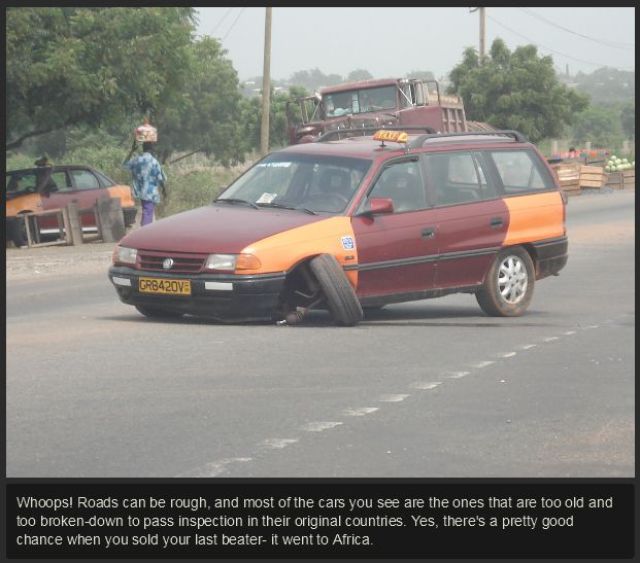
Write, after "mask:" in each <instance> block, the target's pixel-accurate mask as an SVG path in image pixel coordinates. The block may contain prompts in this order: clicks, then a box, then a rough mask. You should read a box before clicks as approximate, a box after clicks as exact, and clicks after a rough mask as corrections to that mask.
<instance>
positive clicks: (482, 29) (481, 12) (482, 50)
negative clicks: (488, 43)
mask: <svg viewBox="0 0 640 563" xmlns="http://www.w3.org/2000/svg"><path fill="white" fill-rule="evenodd" d="M469 12H471V13H473V12H478V15H479V16H480V49H479V50H478V55H479V63H480V64H482V60H483V59H484V53H485V36H486V25H485V22H486V20H485V18H486V14H485V8H469Z"/></svg>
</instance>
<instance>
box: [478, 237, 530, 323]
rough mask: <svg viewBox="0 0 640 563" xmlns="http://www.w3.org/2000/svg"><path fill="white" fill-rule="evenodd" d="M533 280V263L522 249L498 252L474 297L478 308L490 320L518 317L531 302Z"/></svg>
mask: <svg viewBox="0 0 640 563" xmlns="http://www.w3.org/2000/svg"><path fill="white" fill-rule="evenodd" d="M535 277H536V276H535V270H534V267H533V261H532V260H531V256H529V253H528V252H527V251H526V250H525V249H524V248H520V247H516V248H508V249H505V250H502V251H501V252H499V253H498V255H497V256H496V258H495V260H494V262H493V264H492V265H491V268H490V269H489V272H488V273H487V277H486V279H485V281H484V284H483V286H482V289H480V290H479V291H478V292H477V293H476V299H477V300H478V304H479V305H480V307H481V308H482V310H483V311H484V312H485V313H487V315H490V316H492V317H518V316H520V315H522V314H523V313H524V312H525V311H526V310H527V307H528V306H529V303H530V302H531V298H532V297H533V286H534V284H535Z"/></svg>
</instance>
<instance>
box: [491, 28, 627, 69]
mask: <svg viewBox="0 0 640 563" xmlns="http://www.w3.org/2000/svg"><path fill="white" fill-rule="evenodd" d="M487 17H488V18H489V19H490V20H491V21H494V22H495V23H497V24H498V25H499V26H501V27H504V28H505V29H506V30H507V31H510V32H511V33H514V34H515V35H518V36H519V37H522V38H523V39H526V40H527V41H530V42H531V43H532V44H533V45H535V46H536V47H540V48H542V49H544V50H546V51H551V52H552V53H555V54H556V55H561V56H563V57H566V58H568V59H572V60H574V61H577V62H580V63H584V64H588V65H590V66H593V67H597V68H601V67H605V66H608V67H611V68H614V69H616V70H621V71H625V69H623V68H618V67H614V66H612V65H610V64H602V63H594V62H591V61H585V60H584V59H579V58H577V57H573V56H571V55H567V54H566V53H562V52H560V51H556V50H555V49H551V47H546V46H545V45H540V44H538V43H536V42H535V41H534V40H533V39H531V38H530V37H527V36H526V35H522V33H518V32H517V31H515V30H514V29H511V28H510V27H509V26H506V25H505V24H503V23H502V22H499V21H498V20H497V19H495V18H494V17H492V16H487Z"/></svg>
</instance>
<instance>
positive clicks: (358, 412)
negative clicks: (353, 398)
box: [344, 407, 378, 416]
mask: <svg viewBox="0 0 640 563" xmlns="http://www.w3.org/2000/svg"><path fill="white" fill-rule="evenodd" d="M377 410H378V407H361V408H359V409H346V410H345V411H344V414H346V415H347V416H365V415H367V414H371V413H372V412H376V411H377Z"/></svg>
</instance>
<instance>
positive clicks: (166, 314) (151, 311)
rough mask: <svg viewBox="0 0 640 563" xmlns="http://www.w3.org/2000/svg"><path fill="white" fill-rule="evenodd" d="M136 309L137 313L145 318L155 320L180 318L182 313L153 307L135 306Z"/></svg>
mask: <svg viewBox="0 0 640 563" xmlns="http://www.w3.org/2000/svg"><path fill="white" fill-rule="evenodd" d="M136 309H137V310H138V312H139V313H142V314H143V315H144V316H145V317H151V318H157V319H162V318H164V319H178V318H180V317H182V315H183V314H184V313H180V312H179V311H167V310H166V309H163V308H162V307H154V306H151V305H136Z"/></svg>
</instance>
